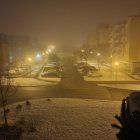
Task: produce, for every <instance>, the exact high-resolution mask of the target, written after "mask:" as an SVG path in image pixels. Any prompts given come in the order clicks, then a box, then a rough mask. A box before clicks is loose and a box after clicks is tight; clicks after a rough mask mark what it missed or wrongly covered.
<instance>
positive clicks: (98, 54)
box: [97, 53, 101, 70]
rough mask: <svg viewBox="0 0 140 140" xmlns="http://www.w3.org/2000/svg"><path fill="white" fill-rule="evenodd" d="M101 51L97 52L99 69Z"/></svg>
mask: <svg viewBox="0 0 140 140" xmlns="http://www.w3.org/2000/svg"><path fill="white" fill-rule="evenodd" d="M100 55H101V54H100V53H97V58H98V70H100Z"/></svg>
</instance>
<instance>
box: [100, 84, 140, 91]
mask: <svg viewBox="0 0 140 140" xmlns="http://www.w3.org/2000/svg"><path fill="white" fill-rule="evenodd" d="M98 86H102V87H110V88H118V89H128V90H135V91H140V84H98Z"/></svg>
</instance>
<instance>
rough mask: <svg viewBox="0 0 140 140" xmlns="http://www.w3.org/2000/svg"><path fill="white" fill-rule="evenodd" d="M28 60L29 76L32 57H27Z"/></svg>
mask: <svg viewBox="0 0 140 140" xmlns="http://www.w3.org/2000/svg"><path fill="white" fill-rule="evenodd" d="M28 62H29V69H30V77H31V62H32V58H31V57H29V58H28Z"/></svg>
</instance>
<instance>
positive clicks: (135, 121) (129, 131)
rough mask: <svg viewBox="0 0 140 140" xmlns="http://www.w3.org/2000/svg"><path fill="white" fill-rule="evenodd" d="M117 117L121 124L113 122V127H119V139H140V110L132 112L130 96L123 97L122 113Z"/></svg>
mask: <svg viewBox="0 0 140 140" xmlns="http://www.w3.org/2000/svg"><path fill="white" fill-rule="evenodd" d="M115 118H116V119H117V121H118V122H119V123H120V125H117V124H112V127H113V128H117V129H119V133H117V134H116V136H117V138H118V139H119V140H139V139H140V112H139V111H135V112H132V113H130V111H129V102H128V98H127V99H123V101H122V106H121V113H120V115H116V116H115Z"/></svg>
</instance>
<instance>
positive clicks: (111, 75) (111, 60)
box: [110, 55, 113, 77]
mask: <svg viewBox="0 0 140 140" xmlns="http://www.w3.org/2000/svg"><path fill="white" fill-rule="evenodd" d="M110 58H111V77H112V72H113V56H112V55H111V56H110Z"/></svg>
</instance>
